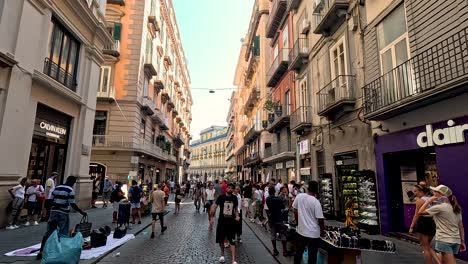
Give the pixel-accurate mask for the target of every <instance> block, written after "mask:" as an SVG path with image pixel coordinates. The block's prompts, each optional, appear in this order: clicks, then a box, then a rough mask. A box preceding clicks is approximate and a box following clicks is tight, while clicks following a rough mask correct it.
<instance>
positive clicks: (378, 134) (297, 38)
mask: <svg viewBox="0 0 468 264" xmlns="http://www.w3.org/2000/svg"><path fill="white" fill-rule="evenodd" d="M466 10H467V3H466V2H463V1H461V0H460V1H458V0H456V1H450V2H444V3H438V4H434V3H433V2H431V1H412V0H407V1H402V0H393V1H392V0H382V1H370V2H369V1H354V0H351V1H332V0H330V1H329V0H318V1H301V0H290V1H286V0H273V1H271V2H270V8H269V15H268V22H267V25H266V39H267V40H268V41H269V42H268V43H269V46H270V47H271V53H270V54H269V59H268V61H269V63H268V64H267V68H268V70H267V72H266V86H267V87H270V88H271V90H270V93H269V97H268V100H267V102H265V104H264V105H263V109H264V110H265V111H267V118H266V119H263V118H262V123H263V121H267V126H266V128H264V129H266V130H267V131H268V132H270V133H271V135H272V139H271V145H265V146H264V147H265V151H266V152H268V151H271V155H269V154H270V153H267V155H266V156H267V157H266V158H264V159H262V161H261V166H262V167H263V169H265V172H269V173H270V175H271V177H272V178H282V179H283V181H284V180H290V179H295V180H296V181H302V180H304V181H309V180H311V179H314V180H319V182H320V185H321V187H327V188H321V191H322V190H326V191H324V193H321V197H322V206H323V208H324V212H325V213H326V215H327V218H337V219H342V217H343V215H344V212H343V210H344V209H343V208H344V203H345V202H346V201H347V200H348V199H349V198H351V197H357V198H359V197H360V198H361V199H357V200H358V205H357V207H358V208H357V210H358V211H359V212H360V216H359V219H358V222H359V224H360V226H361V227H362V228H364V229H368V230H369V231H372V232H381V233H384V234H386V233H390V232H393V233H406V232H407V230H408V228H409V224H410V223H411V217H412V215H413V214H414V208H415V207H414V204H413V203H412V201H411V200H410V199H409V198H408V195H407V192H408V191H409V190H411V188H412V186H413V185H414V184H416V183H417V182H418V181H420V180H425V181H426V182H427V183H428V184H429V185H431V186H435V185H437V184H439V183H441V184H446V185H448V186H449V187H451V188H452V189H453V190H454V193H455V194H456V195H457V196H458V198H459V202H460V203H461V205H462V206H464V205H465V206H466V205H468V204H467V203H468V197H465V194H464V192H463V190H464V189H465V188H466V186H465V185H464V184H463V183H462V181H460V175H464V173H465V172H466V169H465V166H463V161H462V160H463V157H464V156H466V153H468V149H467V145H466V143H465V142H466V141H465V137H466V134H467V133H466V131H467V130H468V125H467V115H468V110H467V107H466V102H467V99H468V97H467V91H468V88H467V80H468V79H467V77H468V76H467V71H466V69H467V67H466V65H467V52H468V47H467V46H466V45H467V44H466V35H467V28H468V19H467V18H468V17H467V16H468V12H466ZM442 14H443V15H442ZM263 41H265V39H263ZM260 42H262V39H260ZM285 49H286V50H285ZM245 50H246V48H245V47H244V48H243V50H242V51H241V53H243V52H244V53H245ZM286 53H287V54H288V55H285V54H286ZM237 75H238V72H236V76H237ZM242 78H245V77H243V76H241V81H239V82H237V83H242ZM239 87H240V86H239ZM249 95H250V94H249V93H248V94H247V95H244V94H243V93H242V89H241V87H240V88H239V90H237V91H236V92H235V93H234V98H233V99H232V100H231V103H233V104H234V106H237V107H231V109H232V110H230V111H237V112H235V115H234V117H231V118H233V121H231V119H228V120H229V122H231V123H233V124H235V126H239V125H242V124H244V123H245V121H246V120H247V117H244V116H242V115H241V112H240V109H241V107H239V105H243V104H242V103H239V102H243V100H244V98H248V97H249ZM230 115H231V116H232V114H231V113H230ZM233 127H234V126H233ZM262 129H263V127H262ZM236 135H237V134H236V133H234V142H236V143H238V144H239V143H241V145H236V148H238V149H241V148H246V147H247V144H242V143H243V142H240V141H236V140H235V139H236ZM278 146H279V147H278ZM288 163H289V164H288ZM244 164H245V163H243V162H242V159H237V161H236V164H235V165H234V166H237V167H239V165H240V166H241V167H243V166H244ZM287 167H289V168H287ZM238 171H239V169H238ZM240 171H242V170H240ZM465 174H466V173H465ZM328 187H330V188H328ZM364 198H365V199H364ZM366 208H367V209H369V208H371V209H372V210H374V211H376V212H377V213H375V214H365V215H367V217H363V216H362V214H361V213H363V212H365V211H366V210H367V209H366ZM464 216H465V215H464ZM461 256H462V258H466V256H465V255H461Z"/></svg>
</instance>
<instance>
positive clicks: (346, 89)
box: [317, 75, 356, 118]
mask: <svg viewBox="0 0 468 264" xmlns="http://www.w3.org/2000/svg"><path fill="white" fill-rule="evenodd" d="M317 96H318V114H319V115H321V116H326V117H329V118H330V117H332V116H333V115H334V114H336V113H337V112H347V111H350V110H353V109H354V104H355V102H356V94H355V76H354V75H338V76H337V77H336V78H335V79H334V80H333V81H331V82H330V83H328V84H327V85H325V87H323V88H322V89H320V91H319V92H318V93H317Z"/></svg>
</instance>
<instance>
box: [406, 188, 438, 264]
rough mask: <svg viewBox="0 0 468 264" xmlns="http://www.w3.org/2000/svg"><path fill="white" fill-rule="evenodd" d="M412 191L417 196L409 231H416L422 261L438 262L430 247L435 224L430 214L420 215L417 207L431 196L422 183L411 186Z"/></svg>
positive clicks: (426, 263)
mask: <svg viewBox="0 0 468 264" xmlns="http://www.w3.org/2000/svg"><path fill="white" fill-rule="evenodd" d="M413 193H414V195H416V197H418V199H417V200H416V211H415V213H414V217H413V221H412V222H411V226H410V229H409V232H410V233H417V234H418V238H419V244H420V245H421V248H422V250H423V254H424V263H425V264H432V263H437V264H440V263H441V262H440V260H439V257H438V256H437V254H436V252H435V251H434V249H433V248H432V247H431V241H432V239H433V238H434V235H435V233H436V225H435V223H434V220H433V219H432V216H430V215H420V214H419V209H420V208H421V207H422V206H423V204H424V203H425V202H426V201H427V200H429V199H430V198H431V196H430V190H429V188H427V187H425V186H422V185H415V186H414V187H413Z"/></svg>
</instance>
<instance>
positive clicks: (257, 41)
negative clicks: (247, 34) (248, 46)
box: [253, 36, 260, 56]
mask: <svg viewBox="0 0 468 264" xmlns="http://www.w3.org/2000/svg"><path fill="white" fill-rule="evenodd" d="M253 52H254V55H255V56H259V55H260V36H255V38H254V44H253Z"/></svg>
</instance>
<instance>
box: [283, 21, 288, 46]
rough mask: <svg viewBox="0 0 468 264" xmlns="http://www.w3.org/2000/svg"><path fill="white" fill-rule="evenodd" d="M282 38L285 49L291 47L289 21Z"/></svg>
mask: <svg viewBox="0 0 468 264" xmlns="http://www.w3.org/2000/svg"><path fill="white" fill-rule="evenodd" d="M281 39H282V41H283V49H289V27H288V23H286V25H284V28H283V33H282V36H281Z"/></svg>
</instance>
